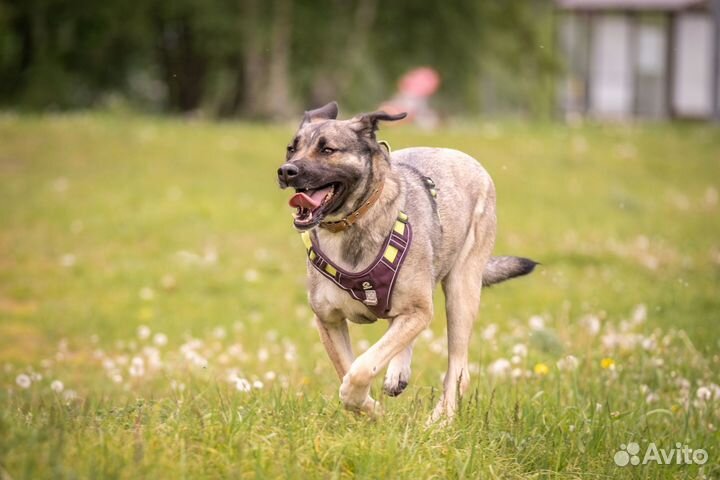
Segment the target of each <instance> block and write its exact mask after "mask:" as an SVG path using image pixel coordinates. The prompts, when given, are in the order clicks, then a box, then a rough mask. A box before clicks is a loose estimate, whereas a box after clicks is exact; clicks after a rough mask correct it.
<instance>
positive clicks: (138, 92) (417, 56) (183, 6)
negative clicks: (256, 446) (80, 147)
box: [0, 0, 557, 118]
mask: <svg viewBox="0 0 720 480" xmlns="http://www.w3.org/2000/svg"><path fill="white" fill-rule="evenodd" d="M551 20H552V5H551V3H550V2H549V0H505V1H503V2H493V1H490V0H478V1H465V0H396V1H394V2H384V3H383V2H379V1H378V0H268V1H263V0H203V1H197V0H103V1H102V2H97V1H95V0H0V103H1V104H3V105H5V106H12V107H18V108H33V109H48V108H50V109H52V108H58V109H63V108H75V107H92V106H97V105H100V104H102V103H103V102H104V101H106V99H107V98H108V95H113V96H114V98H118V97H119V98H124V99H125V100H126V101H128V102H130V103H131V104H134V105H136V106H138V107H140V108H145V109H147V108H161V109H164V110H167V111H175V112H195V111H203V112H206V113H208V114H212V115H221V116H248V117H256V118H257V117H264V118H285V117H287V116H289V115H291V114H294V113H296V110H297V109H298V108H299V107H310V106H315V105H318V104H320V103H322V102H325V101H328V100H330V99H338V100H340V101H341V102H343V103H344V104H345V105H347V106H348V107H350V109H366V108H372V105H374V104H377V103H379V102H380V101H382V100H383V99H385V98H387V97H389V96H390V95H392V93H393V91H394V90H395V83H396V81H397V79H398V78H399V76H400V75H401V74H402V73H404V72H405V71H407V70H408V69H410V68H413V67H416V66H418V65H430V66H433V67H434V68H436V69H437V70H438V71H439V72H440V73H441V75H442V77H443V85H442V88H441V91H440V93H439V95H438V98H437V103H438V104H439V105H440V107H441V108H443V109H445V110H448V111H453V112H477V111H511V112H525V113H532V114H541V113H545V112H547V111H549V106H552V92H553V88H552V85H553V83H552V74H553V73H554V71H555V70H556V69H557V65H556V62H555V60H554V58H553V56H552V48H550V47H551V45H550V44H551V41H552V29H551Z"/></svg>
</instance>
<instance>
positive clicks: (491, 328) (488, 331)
mask: <svg viewBox="0 0 720 480" xmlns="http://www.w3.org/2000/svg"><path fill="white" fill-rule="evenodd" d="M497 331H498V326H497V325H495V324H494V323H491V324H489V325H488V326H487V327H485V328H484V329H483V331H482V333H481V334H480V335H481V336H482V338H483V340H486V341H490V340H492V339H493V338H495V335H496V334H497Z"/></svg>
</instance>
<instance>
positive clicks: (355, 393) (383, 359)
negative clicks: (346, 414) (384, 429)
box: [340, 306, 432, 414]
mask: <svg viewBox="0 0 720 480" xmlns="http://www.w3.org/2000/svg"><path fill="white" fill-rule="evenodd" d="M431 318H432V306H428V307H427V308H425V309H421V310H417V311H415V312H413V313H412V314H404V315H399V316H397V317H395V318H394V319H393V320H392V323H391V324H390V328H388V330H387V332H385V334H384V335H383V336H382V337H381V338H380V340H378V342H377V343H376V344H375V345H373V346H372V347H370V348H369V349H368V350H367V351H366V352H365V353H363V354H362V355H360V356H359V357H358V358H356V359H355V361H354V362H353V363H352V365H351V366H350V370H349V371H348V372H347V373H346V374H345V377H344V378H343V381H342V385H340V399H341V400H342V402H343V404H344V405H345V408H347V409H349V410H355V411H362V412H366V413H370V414H374V413H378V412H379V404H378V403H377V402H376V401H374V400H373V399H372V397H370V395H369V394H370V384H371V383H372V380H373V379H374V378H375V377H376V376H377V374H378V373H380V372H381V371H383V370H384V369H385V367H387V365H388V363H389V362H390V360H391V359H392V358H393V357H394V356H396V355H397V354H399V353H400V352H402V351H403V350H405V349H407V348H409V347H410V346H411V345H412V342H413V341H414V340H415V337H417V336H418V335H419V334H420V332H422V331H423V329H425V327H427V326H428V324H429V323H430V319H431Z"/></svg>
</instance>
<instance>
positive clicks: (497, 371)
mask: <svg viewBox="0 0 720 480" xmlns="http://www.w3.org/2000/svg"><path fill="white" fill-rule="evenodd" d="M510 368H511V365H510V362H509V361H508V360H507V359H505V358H499V359H497V360H495V361H494V362H493V363H491V364H490V366H489V367H488V373H490V375H492V376H493V377H505V376H507V374H508V373H509V372H510Z"/></svg>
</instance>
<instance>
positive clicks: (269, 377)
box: [265, 370, 277, 382]
mask: <svg viewBox="0 0 720 480" xmlns="http://www.w3.org/2000/svg"><path fill="white" fill-rule="evenodd" d="M276 377H277V374H276V373H275V372H273V371H272V370H269V371H267V372H265V380H267V381H268V382H272V381H273V380H275V378H276Z"/></svg>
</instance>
